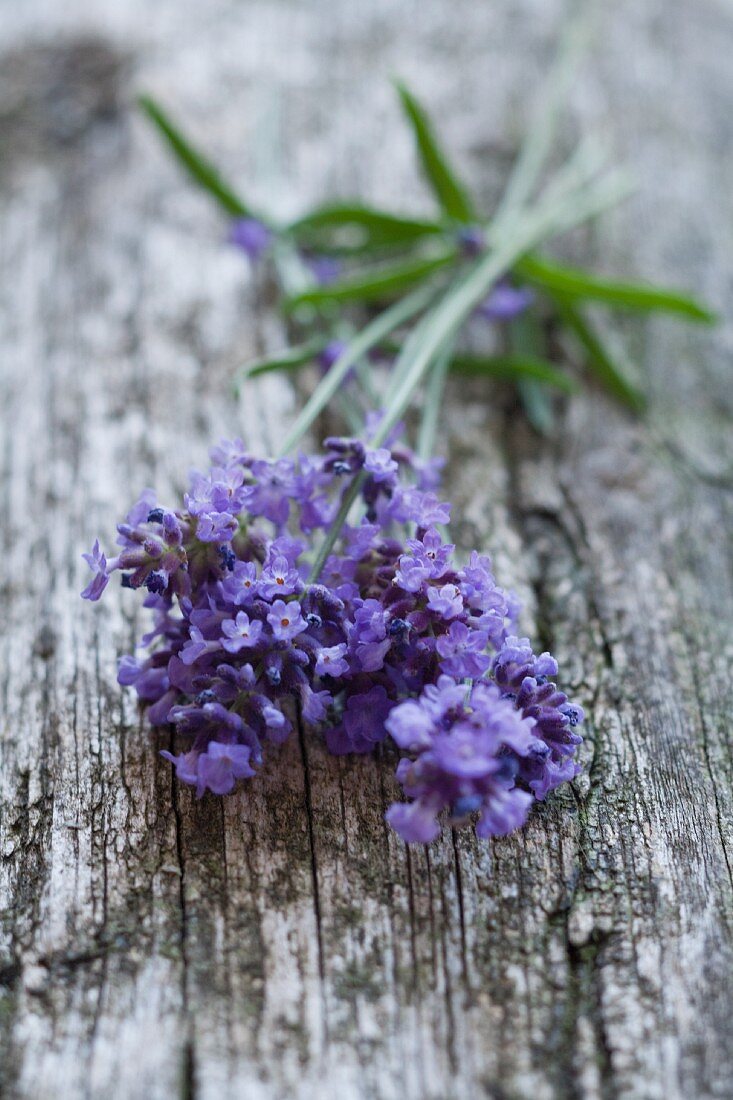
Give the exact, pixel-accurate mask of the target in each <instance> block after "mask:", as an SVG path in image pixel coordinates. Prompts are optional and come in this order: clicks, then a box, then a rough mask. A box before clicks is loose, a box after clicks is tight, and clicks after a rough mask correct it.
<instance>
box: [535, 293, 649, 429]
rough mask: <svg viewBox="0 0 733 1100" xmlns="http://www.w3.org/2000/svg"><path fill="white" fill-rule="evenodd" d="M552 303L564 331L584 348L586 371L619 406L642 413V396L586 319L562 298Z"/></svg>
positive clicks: (643, 403)
mask: <svg viewBox="0 0 733 1100" xmlns="http://www.w3.org/2000/svg"><path fill="white" fill-rule="evenodd" d="M555 303H556V305H557V307H558V310H559V313H560V317H561V319H562V320H563V321H564V322H565V325H566V327H567V328H568V329H570V331H571V332H573V333H574V334H575V336H576V337H577V339H578V341H579V342H580V344H581V345H582V347H583V348H584V350H585V352H586V354H587V357H588V358H587V366H588V368H589V370H591V371H593V373H594V374H595V375H596V377H597V378H598V379H600V381H601V382H602V383H603V384H604V386H605V387H606V389H607V390H609V392H610V393H612V394H613V395H614V397H616V398H617V400H619V401H620V402H621V403H622V404H624V405H627V406H628V407H629V408H630V409H633V410H634V412H642V411H643V409H644V407H645V405H646V398H645V397H644V394H643V393H641V391H640V390H638V389H637V388H636V386H634V385H633V384H632V383H631V382H629V381H628V379H627V378H626V377H625V376H624V373H623V371H621V370H620V369H619V367H617V366H616V364H615V363H614V361H613V359H612V358H611V356H610V355H609V353H608V352H607V351H606V348H605V347H604V346H603V343H602V342H601V340H600V339H599V338H598V336H597V335H596V334H595V332H594V331H593V329H592V328H591V327H590V325H589V324H588V322H587V321H586V320H585V318H584V317H582V316H581V314H580V313H579V312H578V311H577V310H576V308H575V306H573V305H571V304H570V302H568V301H564V300H563V299H562V298H556V299H555Z"/></svg>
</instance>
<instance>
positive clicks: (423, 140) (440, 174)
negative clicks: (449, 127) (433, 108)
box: [396, 81, 475, 222]
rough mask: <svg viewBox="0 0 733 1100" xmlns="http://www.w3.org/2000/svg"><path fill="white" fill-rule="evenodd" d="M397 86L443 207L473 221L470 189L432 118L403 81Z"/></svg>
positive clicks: (436, 195) (465, 220)
mask: <svg viewBox="0 0 733 1100" xmlns="http://www.w3.org/2000/svg"><path fill="white" fill-rule="evenodd" d="M396 87H397V93H398V95H399V97H400V102H401V103H402V108H403V110H404V112H405V114H406V115H407V118H408V119H409V121H410V123H411V125H412V129H413V131H414V134H415V141H416V142H417V149H418V153H419V154H420V161H421V163H422V167H423V171H424V172H425V175H426V177H427V180H428V183H429V184H430V186H431V187H432V189H433V191H434V192H435V197H436V198H437V200H438V202H439V203H440V205H441V208H442V209H443V210H444V211H445V213H446V214H447V215H448V217H449V218H455V219H456V221H461V222H470V221H473V220H474V218H475V214H474V209H473V204H472V203H471V200H470V198H469V196H468V192H467V191H466V189H465V187H464V186H463V184H461V183H460V182H459V181H458V178H457V177H456V175H455V173H454V172H453V170H452V169H451V167H450V166H449V164H448V161H447V159H446V157H445V154H444V153H443V151H442V149H441V148H440V146H439V144H438V140H437V138H436V136H435V131H434V129H433V125H432V123H431V121H430V119H429V118H428V116H427V114H426V113H425V111H424V109H423V108H422V107H421V105H420V104H419V103H418V101H417V100H416V99H415V97H414V95H413V94H412V92H411V91H410V90H409V89H408V88H407V87H406V86H405V85H404V84H402V83H400V82H399V81H398V82H397V83H396Z"/></svg>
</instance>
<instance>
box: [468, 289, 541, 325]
mask: <svg viewBox="0 0 733 1100" xmlns="http://www.w3.org/2000/svg"><path fill="white" fill-rule="evenodd" d="M533 301H534V294H533V292H532V291H531V290H530V289H529V287H524V286H522V287H515V286H512V284H511V283H509V282H507V281H506V280H503V281H502V282H499V283H497V284H496V286H495V287H494V289H493V290H492V291H491V293H490V294H489V296H488V298H486V299H485V301H484V302H483V303H482V304H481V305H480V306H479V307H478V310H477V313H478V314H479V315H480V316H481V317H483V318H484V320H486V321H512V320H514V318H515V317H518V316H519V315H520V313H524V311H525V309H527V308H528V307H529V306H531V305H532V302H533Z"/></svg>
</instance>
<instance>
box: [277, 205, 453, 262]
mask: <svg viewBox="0 0 733 1100" xmlns="http://www.w3.org/2000/svg"><path fill="white" fill-rule="evenodd" d="M288 228H289V231H290V233H291V234H292V235H293V237H295V239H296V240H297V241H298V243H299V244H300V245H302V246H304V247H310V248H313V249H317V250H320V251H323V252H361V251H364V250H366V249H370V248H371V249H377V248H385V247H387V246H389V245H398V244H408V243H411V242H413V241H418V240H420V239H422V238H423V237H427V236H435V235H436V234H440V233H442V232H444V230H445V226H444V225H442V224H441V223H440V222H436V221H426V220H421V219H418V218H408V217H402V216H401V215H398V214H391V213H389V212H388V211H385V210H378V209H376V208H374V207H370V206H364V205H363V204H360V203H333V204H329V205H326V206H322V207H319V208H318V209H316V210H313V211H311V212H310V213H309V214H305V215H304V216H303V217H302V218H299V219H298V220H297V221H295V222H293V223H292V224H291V225H290V226H289V227H288Z"/></svg>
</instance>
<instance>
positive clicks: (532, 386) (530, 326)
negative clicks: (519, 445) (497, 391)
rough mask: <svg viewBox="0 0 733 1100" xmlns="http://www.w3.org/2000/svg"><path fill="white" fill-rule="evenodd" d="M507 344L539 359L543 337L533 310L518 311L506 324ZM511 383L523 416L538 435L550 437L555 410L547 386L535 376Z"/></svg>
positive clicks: (530, 356) (523, 354) (521, 378)
mask: <svg viewBox="0 0 733 1100" xmlns="http://www.w3.org/2000/svg"><path fill="white" fill-rule="evenodd" d="M508 338H509V347H510V348H511V351H512V353H513V354H514V355H518V356H522V357H524V358H530V359H542V358H543V356H542V348H543V347H544V340H543V336H542V331H541V328H540V323H539V320H538V318H537V317H536V316H535V315H534V314H532V313H524V314H520V315H519V317H515V318H514V320H513V321H510V322H509V325H508ZM514 386H515V388H516V391H517V393H518V394H519V400H520V401H521V403H522V408H523V409H524V415H525V416H526V417H527V420H528V421H529V422H530V424H531V425H532V427H533V428H534V430H535V431H536V432H539V434H540V435H544V436H549V435H550V434H551V432H552V430H553V428H554V426H555V412H554V410H553V407H552V399H551V397H550V391H549V389H548V387H547V386H546V385H545V384H544V383H543V382H540V381H538V380H537V379H536V378H530V377H527V376H524V375H520V376H518V377H517V378H515V379H514Z"/></svg>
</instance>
